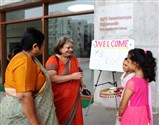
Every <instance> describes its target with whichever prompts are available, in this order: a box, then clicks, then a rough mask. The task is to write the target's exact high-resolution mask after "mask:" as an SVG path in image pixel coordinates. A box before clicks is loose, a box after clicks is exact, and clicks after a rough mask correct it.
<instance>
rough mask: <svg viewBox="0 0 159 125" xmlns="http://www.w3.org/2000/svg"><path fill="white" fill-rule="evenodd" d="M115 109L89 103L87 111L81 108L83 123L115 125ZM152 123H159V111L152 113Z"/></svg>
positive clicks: (86, 124)
mask: <svg viewBox="0 0 159 125" xmlns="http://www.w3.org/2000/svg"><path fill="white" fill-rule="evenodd" d="M116 112H117V110H116V109H107V108H105V107H103V106H99V105H91V106H90V109H89V111H88V115H87V116H85V114H86V113H87V108H86V109H83V117H84V123H85V125H115V120H116ZM153 119H154V120H153V122H154V124H153V125H159V113H155V114H153Z"/></svg>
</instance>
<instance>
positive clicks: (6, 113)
mask: <svg viewBox="0 0 159 125" xmlns="http://www.w3.org/2000/svg"><path fill="white" fill-rule="evenodd" d="M33 60H34V62H35V63H36V64H37V65H39V66H40V68H41V70H42V71H43V73H44V74H45V75H46V77H47V80H46V82H45V84H44V85H43V87H42V88H41V89H40V91H39V92H38V93H37V94H36V95H35V96H34V102H35V108H36V114H37V116H38V119H39V121H40V125H59V123H58V120H57V117H56V113H55V106H54V103H53V94H52V90H51V83H50V78H49V75H48V73H47V71H46V70H45V69H44V67H43V66H42V65H41V63H40V62H39V61H38V60H37V59H36V58H33ZM0 124H1V125H30V123H29V121H28V119H27V118H26V116H25V114H24V112H23V109H22V106H21V103H20V101H19V99H18V98H17V97H15V96H11V95H7V94H6V96H5V97H4V98H3V99H2V101H1V104H0Z"/></svg>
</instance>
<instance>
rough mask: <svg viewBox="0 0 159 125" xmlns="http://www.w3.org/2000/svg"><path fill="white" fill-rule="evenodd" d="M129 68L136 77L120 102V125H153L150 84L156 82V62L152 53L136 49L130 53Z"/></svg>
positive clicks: (129, 81)
mask: <svg viewBox="0 0 159 125" xmlns="http://www.w3.org/2000/svg"><path fill="white" fill-rule="evenodd" d="M128 67H129V68H130V69H131V70H132V71H134V72H135V76H134V77H132V78H131V79H130V80H128V82H127V83H126V86H125V90H124V94H123V97H122V100H121V102H120V106H119V111H118V113H117V116H118V118H119V121H120V125H148V124H149V125H152V114H151V111H150V109H151V107H150V105H149V85H148V84H149V82H151V81H155V76H156V73H155V70H156V60H155V58H154V57H153V55H152V53H151V52H150V51H144V50H143V49H139V48H135V49H132V50H130V51H129V52H128Z"/></svg>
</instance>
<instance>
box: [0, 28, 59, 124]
mask: <svg viewBox="0 0 159 125" xmlns="http://www.w3.org/2000/svg"><path fill="white" fill-rule="evenodd" d="M21 45H22V50H23V51H22V52H19V53H18V54H16V55H15V56H14V57H13V58H12V59H11V61H10V63H9V64H8V66H7V69H6V74H5V84H4V85H5V91H6V96H5V97H4V98H3V99H2V102H1V104H0V124H1V125H58V121H57V118H56V113H55V107H54V103H53V95H52V90H51V87H50V84H51V83H50V78H49V75H48V74H47V72H46V70H45V69H44V67H43V66H42V65H41V63H40V62H39V61H38V60H37V58H36V56H38V55H40V54H41V53H42V51H43V49H44V35H43V34H42V33H41V32H40V31H38V30H36V29H29V30H27V31H26V32H25V33H24V35H23V37H22V40H21Z"/></svg>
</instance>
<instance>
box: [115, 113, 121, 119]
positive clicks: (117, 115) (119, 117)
mask: <svg viewBox="0 0 159 125" xmlns="http://www.w3.org/2000/svg"><path fill="white" fill-rule="evenodd" d="M116 117H117V118H118V119H119V121H121V118H122V117H121V116H119V112H117V114H116Z"/></svg>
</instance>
